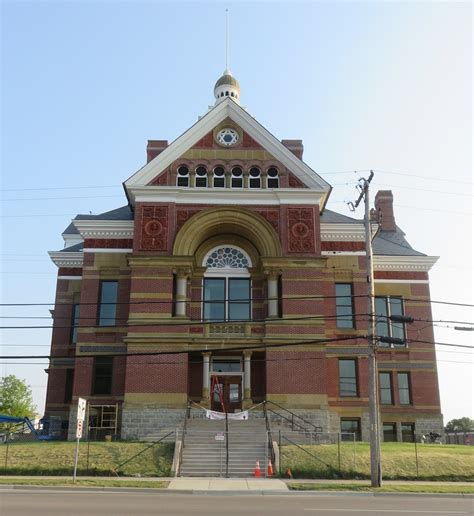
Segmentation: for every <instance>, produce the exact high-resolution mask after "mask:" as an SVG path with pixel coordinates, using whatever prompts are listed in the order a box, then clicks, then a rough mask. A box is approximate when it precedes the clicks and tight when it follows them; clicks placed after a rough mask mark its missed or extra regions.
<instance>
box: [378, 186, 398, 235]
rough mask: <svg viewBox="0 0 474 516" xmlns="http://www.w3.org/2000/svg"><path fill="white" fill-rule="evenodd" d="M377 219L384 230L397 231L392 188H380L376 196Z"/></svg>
mask: <svg viewBox="0 0 474 516" xmlns="http://www.w3.org/2000/svg"><path fill="white" fill-rule="evenodd" d="M375 214H376V217H375V219H376V220H377V222H378V223H379V224H380V226H381V228H382V230H384V231H396V230H397V226H396V224H395V216H394V214H393V194H392V191H391V190H379V191H378V192H377V195H376V196H375Z"/></svg>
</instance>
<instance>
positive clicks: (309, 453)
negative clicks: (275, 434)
mask: <svg viewBox="0 0 474 516" xmlns="http://www.w3.org/2000/svg"><path fill="white" fill-rule="evenodd" d="M282 439H285V441H288V442H289V443H290V444H291V445H293V446H296V447H297V448H298V449H300V450H301V451H303V452H304V453H306V454H307V455H309V456H310V457H312V458H313V459H314V460H316V461H318V462H320V463H321V464H324V465H325V466H326V467H327V468H329V469H330V470H331V471H332V472H333V473H334V474H337V473H339V476H340V473H341V472H340V471H339V472H338V471H337V470H336V469H335V468H334V466H331V464H328V463H327V462H324V461H323V460H321V459H320V458H318V457H317V456H316V455H315V454H314V453H311V452H310V451H308V450H307V449H306V448H303V446H301V445H299V444H297V443H295V442H294V441H292V440H291V439H288V437H285V436H284V435H281V433H280V439H279V442H280V464H281V462H282V455H281V440H282Z"/></svg>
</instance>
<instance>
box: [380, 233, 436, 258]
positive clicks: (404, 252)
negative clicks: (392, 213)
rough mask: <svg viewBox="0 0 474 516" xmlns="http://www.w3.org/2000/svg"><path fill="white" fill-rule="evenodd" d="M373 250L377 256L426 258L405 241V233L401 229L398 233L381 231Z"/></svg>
mask: <svg viewBox="0 0 474 516" xmlns="http://www.w3.org/2000/svg"><path fill="white" fill-rule="evenodd" d="M372 249H373V251H374V254H376V255H386V256H426V254H424V253H420V252H419V251H415V249H413V247H412V246H411V245H410V244H409V243H408V242H407V240H406V239H405V233H404V232H403V231H402V230H401V229H400V228H399V227H397V230H396V231H383V230H382V231H379V232H378V234H377V236H376V237H375V238H374V240H373V242H372Z"/></svg>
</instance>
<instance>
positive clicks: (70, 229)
mask: <svg viewBox="0 0 474 516" xmlns="http://www.w3.org/2000/svg"><path fill="white" fill-rule="evenodd" d="M78 234H79V230H78V229H77V228H76V226H74V224H73V223H72V222H71V224H69V226H68V227H67V228H66V229H65V230H64V231H63V235H78Z"/></svg>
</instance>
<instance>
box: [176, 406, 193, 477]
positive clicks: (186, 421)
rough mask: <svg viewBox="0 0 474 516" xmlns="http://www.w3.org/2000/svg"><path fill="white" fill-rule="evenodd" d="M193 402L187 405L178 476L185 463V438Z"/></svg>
mask: <svg viewBox="0 0 474 516" xmlns="http://www.w3.org/2000/svg"><path fill="white" fill-rule="evenodd" d="M191 403H192V401H189V402H188V405H187V406H186V411H185V412H184V422H183V436H182V438H181V448H180V450H179V467H178V476H179V475H180V474H181V465H182V463H183V449H184V438H185V435H186V429H187V427H188V419H189V416H190V415H191Z"/></svg>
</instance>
